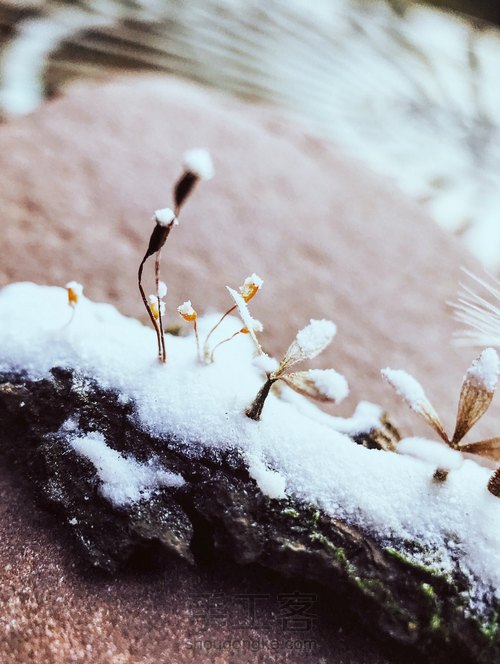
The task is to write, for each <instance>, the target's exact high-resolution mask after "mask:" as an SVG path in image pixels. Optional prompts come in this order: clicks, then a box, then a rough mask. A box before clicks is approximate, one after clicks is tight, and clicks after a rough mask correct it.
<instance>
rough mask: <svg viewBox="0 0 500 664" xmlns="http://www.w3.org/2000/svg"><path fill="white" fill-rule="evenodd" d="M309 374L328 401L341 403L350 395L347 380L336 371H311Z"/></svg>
mask: <svg viewBox="0 0 500 664" xmlns="http://www.w3.org/2000/svg"><path fill="white" fill-rule="evenodd" d="M307 373H308V377H309V378H310V379H311V380H312V381H313V382H314V384H315V386H316V387H317V388H318V390H319V391H320V392H321V393H322V394H323V395H324V396H325V397H327V398H328V399H332V401H335V402H336V403H340V402H341V401H343V400H344V399H345V398H346V397H347V395H348V394H349V385H348V384H347V380H346V379H345V377H344V376H342V374H339V373H337V371H335V369H311V370H310V371H308V372H307Z"/></svg>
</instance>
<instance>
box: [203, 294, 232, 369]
mask: <svg viewBox="0 0 500 664" xmlns="http://www.w3.org/2000/svg"><path fill="white" fill-rule="evenodd" d="M235 309H236V305H234V306H232V307H231V308H230V309H228V310H227V311H226V313H225V314H224V315H223V316H222V318H220V320H219V322H218V323H216V324H215V325H214V326H213V328H212V329H211V330H210V332H209V333H208V334H207V336H206V338H205V343H204V344H203V355H204V356H205V357H206V358H207V357H209V355H210V353H209V352H208V342H209V340H210V337H211V336H212V334H213V333H214V332H215V330H216V329H217V328H218V327H219V325H220V324H221V323H222V321H223V320H224V318H226V316H229V314H232V313H233V311H234V310H235ZM217 345H219V344H217ZM216 348H217V346H216ZM214 350H215V348H214ZM212 354H213V351H212Z"/></svg>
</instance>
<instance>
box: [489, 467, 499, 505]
mask: <svg viewBox="0 0 500 664" xmlns="http://www.w3.org/2000/svg"><path fill="white" fill-rule="evenodd" d="M488 491H489V492H490V493H492V494H493V495H494V496H496V497H497V498H500V468H497V469H496V472H495V473H493V475H492V476H491V478H490V481H489V482H488Z"/></svg>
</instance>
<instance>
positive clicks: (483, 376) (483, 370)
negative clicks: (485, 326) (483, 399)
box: [464, 348, 500, 392]
mask: <svg viewBox="0 0 500 664" xmlns="http://www.w3.org/2000/svg"><path fill="white" fill-rule="evenodd" d="M499 370H500V365H499V361H498V354H497V352H496V350H495V349H494V348H486V349H485V350H483V352H482V353H481V355H480V356H479V357H478V358H477V359H476V360H474V362H473V363H472V365H471V367H470V369H468V371H467V373H466V374H465V376H464V380H469V381H471V382H472V383H473V384H474V385H476V386H477V387H480V388H483V389H485V390H487V391H488V392H494V391H495V389H496V386H497V382H498V372H499Z"/></svg>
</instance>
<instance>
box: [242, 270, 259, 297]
mask: <svg viewBox="0 0 500 664" xmlns="http://www.w3.org/2000/svg"><path fill="white" fill-rule="evenodd" d="M263 283H264V282H263V281H262V279H261V278H260V277H259V276H258V275H257V274H255V272H254V273H253V274H251V275H250V276H249V277H247V278H246V279H245V281H244V282H243V286H240V288H239V290H240V295H241V297H242V298H243V299H244V300H245V302H250V300H251V299H252V298H253V297H254V296H255V295H257V293H258V292H259V290H260V289H261V288H262V285H263Z"/></svg>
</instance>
